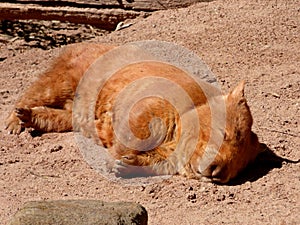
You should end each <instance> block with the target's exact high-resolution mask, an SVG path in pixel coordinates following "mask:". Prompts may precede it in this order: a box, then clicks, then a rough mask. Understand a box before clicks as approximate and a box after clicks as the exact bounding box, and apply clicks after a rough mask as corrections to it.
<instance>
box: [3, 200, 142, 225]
mask: <svg viewBox="0 0 300 225" xmlns="http://www.w3.org/2000/svg"><path fill="white" fill-rule="evenodd" d="M147 221H148V214H147V211H146V209H145V208H144V207H143V206H141V205H140V204H137V203H130V202H113V203H108V202H103V201H98V200H57V201H32V202H27V203H25V204H24V206H23V207H22V208H21V209H20V210H19V211H18V212H17V213H16V214H15V215H14V217H13V218H12V220H11V221H10V223H9V224H10V225H42V224H43V225H50V224H51V225H58V224H59V225H74V224H76V225H102V224H103V225H104V224H109V225H113V224H118V225H119V224H124V225H125V224H128V225H129V224H130V225H133V224H141V225H144V224H145V225H146V224H147Z"/></svg>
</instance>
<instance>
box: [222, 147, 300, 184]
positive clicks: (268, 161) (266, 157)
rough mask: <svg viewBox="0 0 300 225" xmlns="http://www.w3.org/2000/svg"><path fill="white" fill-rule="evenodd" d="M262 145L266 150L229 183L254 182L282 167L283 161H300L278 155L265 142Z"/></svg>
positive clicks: (294, 162) (295, 162)
mask: <svg viewBox="0 0 300 225" xmlns="http://www.w3.org/2000/svg"><path fill="white" fill-rule="evenodd" d="M262 145H264V146H265V150H264V151H263V152H262V153H260V154H259V155H258V156H257V157H256V159H255V161H254V162H253V163H251V164H250V165H248V166H247V167H246V169H245V170H244V171H243V172H242V173H240V174H239V175H238V176H237V177H236V178H235V179H233V180H232V181H230V182H229V183H228V184H227V185H232V186H234V185H240V184H243V183H245V182H247V181H250V182H253V181H256V180H258V179H260V178H262V177H263V176H265V175H267V174H268V173H269V172H270V171H271V170H272V169H274V168H281V167H282V165H283V163H293V164H297V163H299V162H300V160H299V159H298V160H297V161H293V160H289V159H286V158H283V157H281V156H278V155H276V154H275V153H274V152H273V151H272V150H271V149H270V148H268V147H267V146H266V145H265V144H262Z"/></svg>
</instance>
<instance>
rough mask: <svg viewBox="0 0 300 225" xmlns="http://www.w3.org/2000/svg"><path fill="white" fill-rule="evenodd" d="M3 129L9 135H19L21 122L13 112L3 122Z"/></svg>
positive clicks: (21, 127)
mask: <svg viewBox="0 0 300 225" xmlns="http://www.w3.org/2000/svg"><path fill="white" fill-rule="evenodd" d="M5 129H6V130H7V131H8V133H9V134H20V133H21V131H22V129H23V126H22V123H21V120H20V119H19V118H18V117H17V115H16V113H15V112H12V113H11V114H10V116H9V117H8V118H7V119H6V121H5Z"/></svg>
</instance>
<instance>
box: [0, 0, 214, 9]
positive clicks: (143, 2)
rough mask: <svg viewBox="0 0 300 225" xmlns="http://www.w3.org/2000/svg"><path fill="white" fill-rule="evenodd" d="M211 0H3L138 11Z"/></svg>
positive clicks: (184, 5) (176, 6)
mask: <svg viewBox="0 0 300 225" xmlns="http://www.w3.org/2000/svg"><path fill="white" fill-rule="evenodd" d="M209 1H211V0H156V1H153V0H6V1H5V0H4V1H2V2H10V3H35V4H39V5H48V6H49V5H52V6H75V5H77V6H89V7H97V8H122V9H132V10H138V11H156V10H163V9H174V8H179V7H186V6H189V5H192V4H194V3H197V2H209Z"/></svg>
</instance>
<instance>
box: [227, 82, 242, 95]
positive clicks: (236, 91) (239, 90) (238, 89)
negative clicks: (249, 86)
mask: <svg viewBox="0 0 300 225" xmlns="http://www.w3.org/2000/svg"><path fill="white" fill-rule="evenodd" d="M244 89H245V81H241V82H240V83H239V84H238V86H236V88H235V89H233V90H232V91H231V92H230V95H231V96H232V97H234V98H243V97H244Z"/></svg>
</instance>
